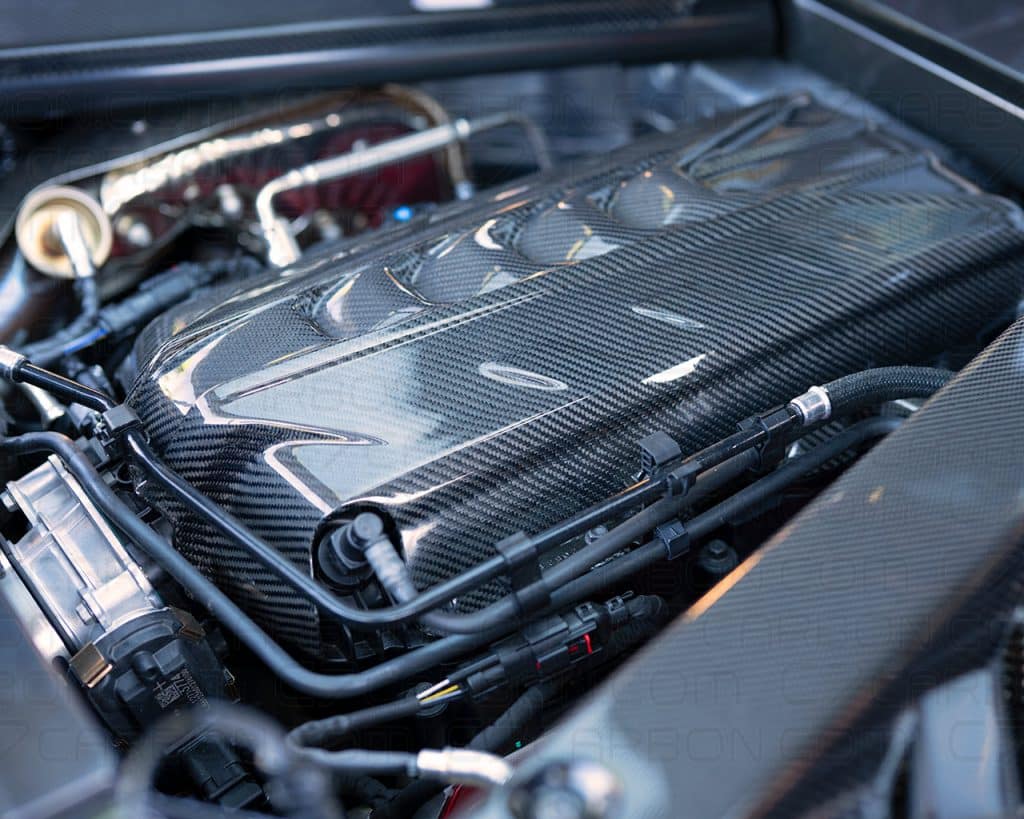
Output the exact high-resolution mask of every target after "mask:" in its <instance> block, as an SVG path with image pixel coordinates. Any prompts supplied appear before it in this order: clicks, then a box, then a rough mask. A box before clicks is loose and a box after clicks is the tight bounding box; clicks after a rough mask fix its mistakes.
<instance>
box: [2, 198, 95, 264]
mask: <svg viewBox="0 0 1024 819" xmlns="http://www.w3.org/2000/svg"><path fill="white" fill-rule="evenodd" d="M68 212H71V213H73V214H74V215H75V217H76V218H77V220H78V226H79V229H80V231H81V234H82V238H83V240H84V241H85V244H86V246H87V247H88V249H89V255H90V257H91V258H92V263H93V265H94V266H95V267H101V266H102V265H103V263H104V262H106V260H107V258H108V257H109V256H110V250H111V247H112V245H113V239H114V236H113V230H112V229H111V226H110V219H109V218H108V217H107V214H106V213H105V212H104V211H103V208H102V207H101V206H100V204H99V203H98V202H97V201H96V200H95V199H93V198H92V197H91V196H89V195H88V194H87V193H84V192H82V191H80V190H78V189H77V188H70V187H66V186H58V185H54V186H50V187H46V188H41V189H40V190H37V191H35V192H34V193H31V194H29V195H28V196H27V197H26V198H25V201H24V202H22V205H21V209H20V210H19V211H18V220H17V222H16V224H15V235H16V237H17V240H18V248H19V249H20V250H21V252H22V255H24V257H25V259H26V260H27V261H28V263H29V264H30V265H32V267H34V268H35V269H36V270H38V271H39V272H40V273H45V274H46V275H48V276H56V277H58V278H62V279H73V278H75V272H74V269H73V268H72V265H71V260H70V259H69V258H68V255H67V253H66V252H65V250H64V247H63V246H62V244H61V241H60V237H59V235H58V231H57V220H58V219H59V218H60V216H61V215H62V214H64V213H68Z"/></svg>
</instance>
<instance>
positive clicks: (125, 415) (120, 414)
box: [96, 404, 142, 454]
mask: <svg viewBox="0 0 1024 819" xmlns="http://www.w3.org/2000/svg"><path fill="white" fill-rule="evenodd" d="M129 430H140V431H142V419H140V418H139V416H138V415H136V414H135V410H133V409H132V408H131V407H129V406H126V405H125V404H118V405H117V406H116V407H111V408H110V409H108V410H107V411H106V412H103V413H101V414H100V419H99V422H98V423H97V424H96V438H97V440H98V441H99V442H100V444H101V445H102V446H103V449H104V450H106V452H107V454H115V453H116V452H119V451H120V446H121V438H122V437H123V436H124V434H125V433H126V432H128V431H129Z"/></svg>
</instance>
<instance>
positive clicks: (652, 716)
mask: <svg viewBox="0 0 1024 819" xmlns="http://www.w3.org/2000/svg"><path fill="white" fill-rule="evenodd" d="M1022 397H1024V320H1020V321H1018V322H1017V323H1016V324H1015V325H1013V327H1012V328H1011V329H1010V330H1009V331H1007V332H1006V333H1005V334H1004V335H1003V336H1002V337H1001V338H1000V339H999V340H997V341H996V342H995V343H994V344H992V345H991V346H990V347H989V348H988V349H987V350H986V351H985V352H984V353H983V354H982V355H980V356H979V357H978V358H977V359H976V360H975V361H974V362H973V363H972V364H971V365H970V366H969V367H968V368H966V369H965V370H964V371H963V372H962V373H961V374H960V375H959V376H958V377H957V378H956V379H955V380H954V381H953V382H951V383H950V384H949V385H948V386H947V387H946V388H945V389H944V390H943V391H941V392H940V393H939V394H938V395H937V396H935V397H934V398H933V399H932V400H931V401H930V402H929V403H928V404H926V405H925V406H924V408H923V409H922V410H921V411H920V412H919V413H917V414H916V415H915V416H914V417H913V418H912V419H911V420H910V421H909V422H908V423H907V424H906V425H905V426H904V427H903V428H901V429H900V430H898V431H897V432H896V433H894V434H893V435H891V436H890V437H889V438H887V439H886V440H885V441H884V442H882V443H880V444H879V445H878V446H877V447H876V448H875V449H874V450H873V451H872V452H871V453H870V454H868V455H867V456H865V457H864V458H862V459H861V460H860V461H859V462H858V463H857V464H856V465H855V466H853V467H852V468H851V469H850V470H849V472H847V473H846V474H845V475H844V476H843V477H842V478H841V479H840V480H839V481H837V482H836V483H835V484H834V485H833V486H832V487H830V488H829V489H828V490H826V491H825V492H824V493H823V494H822V495H821V496H820V497H819V498H818V499H816V500H815V501H814V503H813V504H812V505H811V506H809V507H808V508H807V509H806V510H805V511H804V512H803V513H802V514H801V515H799V516H798V517H797V518H796V519H794V520H793V521H791V522H790V523H789V524H788V525H787V526H786V527H785V529H783V530H782V532H780V533H779V534H778V535H777V536H776V537H775V538H773V539H772V540H771V541H769V543H768V544H766V545H765V546H763V547H762V548H761V549H760V550H759V551H758V552H757V553H756V554H755V555H754V556H753V557H751V558H750V559H749V560H747V561H746V562H745V563H743V564H742V565H741V566H740V567H739V568H738V569H737V570H736V571H735V572H734V573H733V574H732V575H730V576H729V577H728V578H726V580H725V581H724V582H723V583H722V584H721V585H720V586H719V587H718V588H716V589H715V590H713V591H712V592H711V593H710V594H709V595H708V596H707V597H705V598H704V599H703V600H701V601H700V602H699V603H698V604H697V605H696V606H695V607H694V609H692V610H691V611H690V612H689V613H688V614H687V615H685V616H684V617H682V618H680V619H679V620H677V621H676V623H675V624H674V625H673V626H671V627H670V628H669V629H668V630H666V631H665V632H664V633H663V634H662V635H661V636H659V637H658V638H657V639H656V640H655V641H654V642H652V643H651V644H650V645H648V646H647V647H646V649H645V650H644V651H643V652H641V653H640V654H638V655H637V656H636V657H634V658H633V660H632V661H631V662H630V664H629V665H628V666H626V667H624V668H622V669H621V670H620V671H618V672H617V673H616V674H615V675H614V676H613V678H611V679H610V680H608V682H607V683H606V684H605V685H604V686H603V687H602V688H601V689H598V690H597V691H596V692H595V693H594V694H593V695H592V696H591V697H590V699H589V700H588V701H587V702H586V703H585V704H584V705H583V706H582V707H581V708H580V709H579V710H578V712H577V713H576V714H575V715H574V716H573V717H571V718H570V719H568V720H567V721H565V722H564V723H563V724H562V725H561V726H560V727H558V728H556V729H554V730H553V731H552V732H551V733H550V734H549V735H548V738H547V739H546V741H545V744H544V745H543V746H542V748H540V749H535V750H534V751H533V752H532V753H531V754H529V755H527V756H525V757H524V763H523V766H522V770H521V774H520V775H521V777H522V779H524V780H525V779H526V778H528V777H529V776H530V775H531V773H532V772H534V771H536V770H537V769H538V768H539V767H541V766H543V765H545V764H546V763H547V762H549V761H551V760H556V759H564V758H566V757H572V758H574V759H579V758H585V757H591V758H597V759H599V760H601V761H602V762H603V763H604V764H606V765H607V766H608V767H609V768H611V769H612V770H613V771H614V772H615V773H616V774H617V775H618V776H619V777H620V779H621V781H622V783H623V784H624V786H625V802H624V804H623V805H622V806H621V813H620V815H622V816H645V817H659V816H665V817H669V816H679V815H680V813H681V812H685V815H686V816H692V817H726V816H728V817H734V818H736V817H743V816H769V815H770V816H796V815H801V814H802V813H803V812H804V811H807V810H808V809H814V808H819V809H821V812H820V813H812V814H811V815H816V816H819V815H850V816H853V815H858V816H859V815H865V816H866V815H883V814H879V813H876V812H874V811H875V810H877V809H884V806H883V805H882V804H880V803H878V802H865V803H863V804H861V805H859V806H857V805H847V807H848V808H850V809H851V810H850V812H849V813H846V814H843V813H841V812H837V813H835V814H834V813H833V812H831V809H829V808H822V806H823V805H825V804H826V803H827V802H828V800H830V799H832V798H834V797H836V795H837V794H839V793H841V792H843V791H844V790H846V789H847V788H848V787H850V786H851V785H855V784H860V783H862V782H864V781H867V780H868V778H869V776H870V773H871V772H872V771H873V770H875V767H873V766H877V765H878V763H879V761H880V759H881V757H882V754H883V753H884V751H885V749H886V743H887V741H888V738H889V728H890V726H891V723H892V720H893V717H894V716H895V715H896V714H897V713H899V710H900V709H901V708H902V707H904V706H906V705H907V704H908V703H910V702H912V701H914V700H916V698H917V697H919V696H921V695H922V694H923V693H924V692H925V691H927V690H928V689H929V688H932V687H934V686H937V685H939V684H941V683H942V682H944V681H946V680H949V679H952V678H953V677H955V676H957V675H958V674H960V673H963V672H964V671H965V670H967V669H970V668H973V667H978V666H979V665H981V664H982V663H984V662H986V660H987V659H988V658H990V657H992V656H993V654H994V652H995V649H996V648H997V646H998V645H999V641H1000V640H1001V638H1002V637H1003V636H1004V635H1005V633H1006V627H1007V625H1008V623H1009V622H1010V617H1009V615H1010V613H1011V612H1012V609H1013V607H1014V606H1015V605H1017V604H1018V603H1019V601H1020V599H1021V589H1022V585H1021V581H1022V579H1024V553H1022V551H1021V544H1022V542H1024V504H1022V502H1021V499H1022V498H1024V469H1022V467H1021V464H1022V463H1024V445H1022V443H1021V442H1022V441H1024V413H1021V411H1020V404H1021V398H1022ZM968 725H971V726H973V723H964V728H965V729H967V726H968ZM946 739H947V741H948V742H950V743H951V746H952V752H953V753H956V752H957V750H958V748H959V745H958V744H957V743H958V738H957V736H956V735H951V736H949V737H947V738H946ZM680 806H686V807H685V810H684V811H683V810H681V808H680ZM833 807H834V805H833ZM856 807H861V808H864V813H860V812H858V811H855V810H853V808H856ZM479 815H480V816H489V817H498V816H505V815H507V814H506V810H505V807H504V805H503V803H502V800H501V799H497V798H496V799H494V800H492V802H491V803H490V804H489V806H488V809H486V810H481V811H480V813H479ZM885 815H887V814H885Z"/></svg>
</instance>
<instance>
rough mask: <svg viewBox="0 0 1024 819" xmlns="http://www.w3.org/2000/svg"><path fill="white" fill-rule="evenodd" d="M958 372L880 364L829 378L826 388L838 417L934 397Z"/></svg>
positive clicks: (833, 411)
mask: <svg viewBox="0 0 1024 819" xmlns="http://www.w3.org/2000/svg"><path fill="white" fill-rule="evenodd" d="M955 374H956V373H954V372H952V371H950V370H940V369H936V368H933V367H878V368H876V369H873V370H862V371H861V372H859V373H851V374H850V375H844V376H843V377H842V378H837V379H836V380H835V381H829V382H828V383H827V384H825V385H824V389H825V392H827V393H828V397H829V400H830V401H831V402H832V417H833V418H837V417H839V416H841V415H849V414H851V413H854V412H857V411H859V410H862V409H867V408H868V407H873V406H877V405H878V404H883V403H885V402H886V401H898V400H899V399H901V398H930V397H931V396H932V395H934V394H935V393H936V392H938V391H939V390H940V389H941V388H942V387H944V386H945V385H946V383H947V382H948V381H949V379H951V378H952V377H953V376H954V375H955Z"/></svg>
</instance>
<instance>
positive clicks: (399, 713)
mask: <svg viewBox="0 0 1024 819" xmlns="http://www.w3.org/2000/svg"><path fill="white" fill-rule="evenodd" d="M423 707H424V705H423V703H421V702H420V701H419V700H418V699H416V698H415V697H406V698H405V699H401V700H396V701H395V702H387V703H384V704H383V705H373V706H370V707H369V708H362V709H360V710H359V711H353V712H351V713H348V714H340V715H338V716H333V717H327V718H326V719H319V720H314V721H313V722H305V723H303V724H302V725H299V726H298V727H296V728H293V729H292V730H291V731H290V732H289V733H288V743H289V744H290V745H292V746H293V747H296V748H309V747H313V746H323V745H327V744H328V743H331V742H338V741H339V740H341V739H343V738H344V737H346V736H348V735H349V734H353V733H355V732H356V731H361V730H363V729H364V728H368V727H370V726H371V725H377V724H378V723H381V722H393V721H394V720H399V719H402V718H403V717H411V716H413V715H415V714H418V713H420V711H422V710H423Z"/></svg>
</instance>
